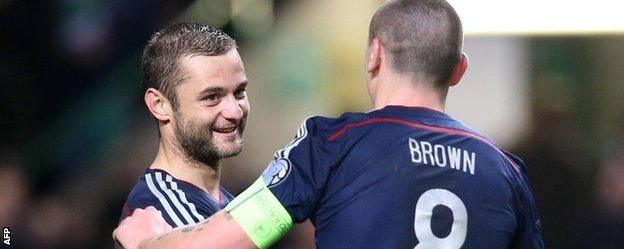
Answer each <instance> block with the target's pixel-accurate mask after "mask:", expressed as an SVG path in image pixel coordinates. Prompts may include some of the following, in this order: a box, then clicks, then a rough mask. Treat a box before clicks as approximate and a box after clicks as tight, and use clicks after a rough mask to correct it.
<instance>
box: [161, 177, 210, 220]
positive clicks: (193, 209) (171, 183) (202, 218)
mask: <svg viewBox="0 0 624 249" xmlns="http://www.w3.org/2000/svg"><path fill="white" fill-rule="evenodd" d="M165 180H166V181H167V182H169V184H170V185H171V188H172V189H173V190H174V191H176V192H177V193H178V195H180V199H181V200H182V203H184V204H186V205H187V206H188V207H189V208H190V209H191V213H192V214H193V215H194V216H195V218H197V219H198V220H199V221H203V220H204V216H202V215H200V214H199V212H197V208H195V204H193V203H192V202H190V201H188V200H187V199H186V194H184V192H183V191H182V190H180V189H179V188H178V183H176V182H175V181H173V178H172V177H171V176H170V175H167V176H166V177H165Z"/></svg>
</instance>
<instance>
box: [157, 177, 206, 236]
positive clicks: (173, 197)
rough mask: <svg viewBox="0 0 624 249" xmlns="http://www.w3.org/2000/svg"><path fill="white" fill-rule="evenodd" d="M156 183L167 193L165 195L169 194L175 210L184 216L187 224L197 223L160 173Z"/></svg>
mask: <svg viewBox="0 0 624 249" xmlns="http://www.w3.org/2000/svg"><path fill="white" fill-rule="evenodd" d="M156 182H157V183H158V185H159V186H160V189H161V190H162V191H163V192H165V194H167V196H169V199H170V200H171V202H172V203H173V205H174V206H175V208H176V209H177V210H178V212H180V214H182V216H183V217H184V219H186V222H187V223H186V224H187V225H190V224H195V223H197V222H195V220H193V218H192V217H191V215H190V214H189V213H188V211H187V210H186V208H184V206H182V204H181V203H180V200H178V197H177V196H176V195H175V194H174V193H173V191H171V189H169V188H168V187H167V184H165V180H163V177H162V174H161V173H160V172H156Z"/></svg>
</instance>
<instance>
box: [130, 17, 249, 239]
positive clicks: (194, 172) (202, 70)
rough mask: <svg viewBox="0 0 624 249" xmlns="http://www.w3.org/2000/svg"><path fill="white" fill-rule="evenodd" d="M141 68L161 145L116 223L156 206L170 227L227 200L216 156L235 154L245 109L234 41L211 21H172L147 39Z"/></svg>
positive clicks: (242, 72) (213, 209)
mask: <svg viewBox="0 0 624 249" xmlns="http://www.w3.org/2000/svg"><path fill="white" fill-rule="evenodd" d="M142 67H143V86H144V88H145V96H144V98H145V105H146V106H147V109H148V110H149V112H150V114H151V115H152V116H153V117H154V119H155V120H156V122H157V124H158V131H159V133H160V145H159V147H158V154H157V155H156V158H155V159H154V162H153V163H152V164H151V165H150V166H149V167H148V168H147V170H146V171H145V175H143V176H142V177H141V178H140V180H139V182H138V183H137V184H136V185H135V186H134V188H133V189H132V192H131V193H130V196H129V197H128V199H127V200H126V203H125V205H124V207H123V212H122V215H121V220H123V219H125V218H126V217H127V216H129V215H131V214H132V210H134V209H137V208H145V207H148V206H154V207H156V209H157V210H159V211H160V212H161V213H162V215H163V217H164V218H165V221H167V223H168V224H169V225H171V226H173V227H178V226H184V225H189V224H196V223H199V222H201V221H203V220H204V219H205V218H208V217H209V216H210V215H212V214H213V213H215V212H217V211H219V210H221V209H222V208H223V207H225V206H226V205H227V204H228V203H229V201H230V200H231V199H232V195H231V194H230V193H229V192H228V191H227V190H225V189H224V188H223V187H221V186H220V184H219V180H220V173H221V167H220V166H221V159H223V158H227V157H231V156H235V155H237V154H238V153H240V152H241V149H242V143H243V139H242V135H243V130H244V128H245V120H246V118H247V114H248V113H249V102H248V100H247V95H246V87H247V77H246V75H245V69H244V67H243V62H242V60H241V57H240V55H239V54H238V51H237V48H236V41H234V39H232V38H231V37H229V36H228V35H227V34H225V33H224V32H223V31H221V30H218V29H216V28H213V27H210V26H205V25H201V24H195V23H180V24H175V25H171V26H168V27H165V28H164V29H162V30H161V31H159V32H157V33H156V34H154V35H153V36H152V38H151V40H150V41H149V42H148V44H147V46H146V47H145V50H144V51H143V60H142Z"/></svg>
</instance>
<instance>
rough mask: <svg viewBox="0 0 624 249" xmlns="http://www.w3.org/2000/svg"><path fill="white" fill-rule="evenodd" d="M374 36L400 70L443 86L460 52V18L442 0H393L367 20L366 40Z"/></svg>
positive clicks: (394, 66) (461, 41) (461, 31)
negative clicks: (431, 79) (368, 25)
mask: <svg viewBox="0 0 624 249" xmlns="http://www.w3.org/2000/svg"><path fill="white" fill-rule="evenodd" d="M374 38H377V39H379V40H380V41H381V43H382V44H383V46H384V48H385V51H386V53H387V54H388V55H389V57H390V59H391V65H392V68H393V69H394V70H396V71H397V72H399V73H404V74H408V75H411V76H425V77H432V78H433V79H434V81H435V83H436V85H437V86H446V83H447V81H448V80H449V78H450V77H451V75H452V73H453V71H454V69H455V66H456V65H457V63H458V62H459V59H460V58H461V54H462V45H463V30H462V25H461V21H460V20H459V17H458V16H457V13H455V10H453V7H451V5H450V4H448V3H447V2H446V1H444V0H393V1H390V2H388V3H386V4H385V5H383V6H382V7H381V8H380V9H379V10H377V12H376V13H375V15H374V16H373V19H372V20H371V23H370V29H369V43H370V42H371V41H372V40H373V39H374Z"/></svg>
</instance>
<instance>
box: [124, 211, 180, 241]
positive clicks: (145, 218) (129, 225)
mask: <svg viewBox="0 0 624 249" xmlns="http://www.w3.org/2000/svg"><path fill="white" fill-rule="evenodd" d="M171 229H172V228H171V226H170V225H169V224H167V222H166V221H165V219H164V218H163V217H162V213H161V212H160V211H158V210H156V208H154V207H152V206H149V207H147V208H145V209H140V208H138V209H135V210H134V213H132V215H131V216H128V217H126V219H124V220H123V221H122V222H121V224H119V227H117V228H116V229H115V230H114V231H113V240H115V241H116V242H117V243H119V244H120V245H121V246H122V247H123V248H126V249H135V248H139V246H140V245H142V244H143V243H147V242H149V241H152V240H154V239H156V237H157V236H158V235H160V234H163V233H166V232H168V231H170V230H171Z"/></svg>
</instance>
